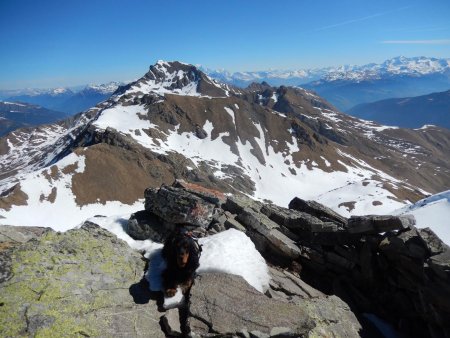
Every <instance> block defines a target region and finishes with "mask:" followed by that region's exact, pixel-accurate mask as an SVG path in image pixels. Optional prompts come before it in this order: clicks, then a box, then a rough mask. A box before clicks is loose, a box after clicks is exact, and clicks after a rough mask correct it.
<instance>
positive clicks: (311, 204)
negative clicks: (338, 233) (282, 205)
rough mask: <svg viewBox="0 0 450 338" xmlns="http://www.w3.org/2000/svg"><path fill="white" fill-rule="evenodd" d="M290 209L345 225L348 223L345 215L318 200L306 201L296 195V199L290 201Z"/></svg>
mask: <svg viewBox="0 0 450 338" xmlns="http://www.w3.org/2000/svg"><path fill="white" fill-rule="evenodd" d="M289 209H294V210H297V211H301V212H305V213H307V214H310V215H311V216H315V217H317V218H319V219H320V220H322V221H324V222H334V223H338V224H341V225H343V226H345V225H346V224H347V219H346V218H345V217H343V216H341V215H339V214H338V213H337V212H335V211H333V210H332V209H330V208H328V207H326V206H325V205H323V204H320V203H318V202H316V201H305V200H303V199H301V198H299V197H294V199H293V200H292V201H291V202H289Z"/></svg>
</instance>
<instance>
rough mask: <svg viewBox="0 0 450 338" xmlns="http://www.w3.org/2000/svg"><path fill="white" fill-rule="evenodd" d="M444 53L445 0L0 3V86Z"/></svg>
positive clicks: (449, 45)
mask: <svg viewBox="0 0 450 338" xmlns="http://www.w3.org/2000/svg"><path fill="white" fill-rule="evenodd" d="M399 55H404V56H408V57H410V56H430V57H439V58H440V57H443V58H448V57H450V0H426V1H425V0H422V1H419V0H376V1H375V0H367V1H366V0H282V1H273V0H271V1H265V0H260V1H254V0H222V1H219V0H183V1H181V0H180V1H177V0H164V1H152V0H123V1H115V0H86V1H83V0H40V1H38V0H0V89H16V88H24V87H34V88H43V87H56V86H73V85H81V84H86V83H102V82H107V81H111V80H119V81H120V80H122V81H123V80H131V79H134V78H137V77H140V76H142V75H143V74H144V73H145V72H146V71H147V69H148V67H149V65H151V64H153V63H155V61H156V60H159V59H163V60H180V61H184V62H188V63H192V64H201V65H203V66H206V67H209V68H224V69H227V70H230V71H242V70H264V69H269V68H272V69H275V68H276V69H301V68H313V67H325V66H336V65H341V64H366V63H371V62H382V61H384V60H385V59H388V58H391V57H395V56H399Z"/></svg>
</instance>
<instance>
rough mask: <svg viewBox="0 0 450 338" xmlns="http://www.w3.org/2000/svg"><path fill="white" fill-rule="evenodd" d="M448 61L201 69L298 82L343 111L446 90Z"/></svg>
mask: <svg viewBox="0 0 450 338" xmlns="http://www.w3.org/2000/svg"><path fill="white" fill-rule="evenodd" d="M449 64H450V60H449V59H437V58H430V57H424V56H421V57H409V58H408V57H403V56H399V57H395V58H392V59H388V60H386V61H384V62H382V63H379V64H377V63H369V64H366V65H361V66H358V65H343V66H338V67H326V68H317V69H298V70H290V71H283V70H267V71H255V72H252V71H247V72H235V73H230V72H227V71H225V70H211V69H205V72H207V73H208V75H210V76H211V77H213V78H215V79H218V80H220V81H224V82H227V83H230V84H234V85H237V86H242V87H245V86H247V85H249V84H250V83H251V82H262V81H266V82H267V83H269V84H271V85H275V86H279V85H290V86H301V87H304V88H306V89H309V90H313V91H315V92H316V93H318V94H319V95H320V96H321V97H323V98H325V99H326V100H328V101H329V102H330V103H331V104H333V105H334V106H335V107H337V108H339V109H340V110H344V111H345V110H348V109H350V108H352V107H353V106H355V105H357V104H361V103H367V102H374V101H378V100H383V99H389V98H397V97H411V96H418V95H424V94H429V93H432V92H439V91H444V90H448V89H449V88H450V66H449Z"/></svg>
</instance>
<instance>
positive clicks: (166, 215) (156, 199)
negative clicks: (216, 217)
mask: <svg viewBox="0 0 450 338" xmlns="http://www.w3.org/2000/svg"><path fill="white" fill-rule="evenodd" d="M214 208H215V204H213V203H211V202H208V201H207V200H205V199H203V198H201V197H199V196H197V195H195V194H193V193H191V192H189V191H187V190H185V189H184V188H177V187H171V186H166V185H162V186H161V187H160V188H159V189H153V188H149V189H147V190H145V209H146V210H147V211H149V212H151V213H153V214H154V215H156V216H158V217H160V218H161V219H163V220H164V221H166V222H169V223H173V224H189V225H192V226H198V227H203V228H206V227H208V225H209V224H210V223H211V221H212V219H213V211H214Z"/></svg>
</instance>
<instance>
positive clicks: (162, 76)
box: [127, 60, 231, 97]
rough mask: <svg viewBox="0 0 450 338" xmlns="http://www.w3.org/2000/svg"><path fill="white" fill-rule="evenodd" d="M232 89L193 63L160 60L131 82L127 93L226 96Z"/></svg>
mask: <svg viewBox="0 0 450 338" xmlns="http://www.w3.org/2000/svg"><path fill="white" fill-rule="evenodd" d="M230 90H231V89H230V88H229V86H228V85H224V84H221V83H219V82H217V81H215V80H213V79H211V78H210V77H208V76H207V75H206V74H204V73H203V72H202V71H200V70H199V69H198V68H197V67H195V66H193V65H190V64H186V63H182V62H179V61H170V62H168V61H163V60H158V61H157V62H156V63H155V64H154V65H152V66H150V69H149V71H148V72H147V74H145V76H144V77H142V78H141V79H139V80H137V81H136V82H134V83H133V84H131V86H130V88H129V89H128V90H127V93H141V94H143V95H145V94H156V95H159V96H164V95H165V94H175V95H185V96H209V97H225V96H228V91H230Z"/></svg>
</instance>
